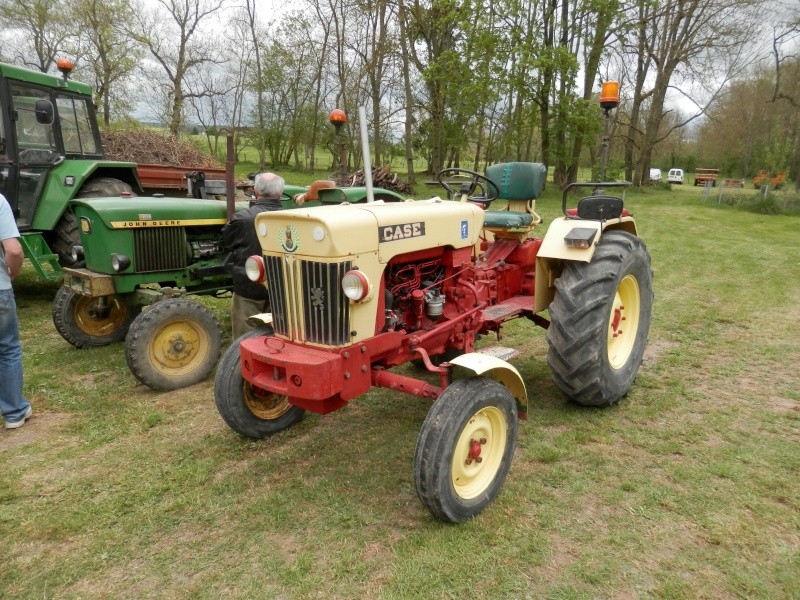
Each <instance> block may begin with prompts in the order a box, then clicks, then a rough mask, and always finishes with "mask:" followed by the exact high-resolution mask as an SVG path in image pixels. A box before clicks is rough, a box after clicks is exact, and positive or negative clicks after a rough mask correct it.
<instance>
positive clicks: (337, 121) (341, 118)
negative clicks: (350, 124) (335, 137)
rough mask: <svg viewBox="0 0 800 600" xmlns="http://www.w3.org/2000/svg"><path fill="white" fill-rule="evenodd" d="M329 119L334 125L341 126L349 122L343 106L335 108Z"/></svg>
mask: <svg viewBox="0 0 800 600" xmlns="http://www.w3.org/2000/svg"><path fill="white" fill-rule="evenodd" d="M328 120H329V121H330V122H331V125H333V126H334V127H341V126H342V125H344V124H345V123H347V115H346V114H345V112H344V111H343V110H342V109H341V108H334V109H333V110H332V111H331V114H329V115H328Z"/></svg>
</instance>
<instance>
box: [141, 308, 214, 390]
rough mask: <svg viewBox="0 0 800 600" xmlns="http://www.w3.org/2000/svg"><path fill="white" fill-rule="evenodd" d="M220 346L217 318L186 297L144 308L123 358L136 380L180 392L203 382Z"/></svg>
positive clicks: (152, 386) (161, 388) (158, 388)
mask: <svg viewBox="0 0 800 600" xmlns="http://www.w3.org/2000/svg"><path fill="white" fill-rule="evenodd" d="M221 346H222V328H221V327H220V324H219V321H217V318H216V317H215V316H214V314H213V313H212V312H211V311H210V310H208V309H207V308H206V307H205V306H203V305H202V304H198V303H197V302H194V301H192V300H189V299H187V298H170V299H167V300H161V301H159V302H156V303H155V304H153V305H152V306H150V307H148V308H146V309H145V310H144V311H143V312H142V313H141V314H140V315H139V316H138V317H136V319H134V321H133V323H131V326H130V329H129V330H128V335H127V336H126V337H125V360H126V361H127V363H128V368H129V369H130V370H131V373H133V375H134V377H136V379H138V380H139V381H141V382H142V383H143V384H145V385H146V386H148V387H151V388H153V389H156V390H176V389H178V388H182V387H186V386H188V385H193V384H195V383H198V382H200V381H202V380H204V379H205V378H206V377H208V374H209V373H210V372H211V370H212V369H213V368H214V365H215V364H216V362H217V359H218V358H219V353H220V348H221Z"/></svg>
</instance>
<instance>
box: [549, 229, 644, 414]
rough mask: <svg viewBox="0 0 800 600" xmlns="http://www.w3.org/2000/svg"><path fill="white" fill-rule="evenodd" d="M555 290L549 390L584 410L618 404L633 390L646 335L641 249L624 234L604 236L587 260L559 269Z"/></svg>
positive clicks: (628, 235)
mask: <svg viewBox="0 0 800 600" xmlns="http://www.w3.org/2000/svg"><path fill="white" fill-rule="evenodd" d="M555 287H556V293H555V298H554V299H553V301H552V302H551V304H550V327H549V328H548V329H547V343H548V346H549V351H548V354H547V364H548V365H549V366H550V370H551V371H552V373H553V379H554V381H555V383H556V385H557V386H558V388H559V389H560V390H561V391H563V392H564V393H565V394H566V395H567V396H569V398H571V399H572V400H573V401H575V402H577V403H578V404H582V405H584V406H609V405H611V404H614V403H616V402H619V401H620V400H621V399H622V397H623V396H625V394H627V393H628V390H630V388H631V386H632V385H633V381H634V379H635V378H636V373H637V372H638V370H639V366H640V365H641V363H642V357H643V355H644V348H645V345H646V344H647V335H648V332H649V330H650V319H651V315H652V309H653V273H652V271H651V269H650V255H649V254H648V252H647V248H646V247H645V245H644V243H643V242H642V241H641V240H640V239H639V238H638V237H636V236H634V235H631V234H629V233H626V232H623V231H610V232H608V233H604V234H603V237H602V238H601V240H600V243H599V244H598V246H597V249H596V250H595V253H594V256H593V257H592V261H591V262H590V263H588V264H587V263H578V262H568V263H566V264H565V265H564V270H563V272H562V273H561V276H560V277H559V278H558V279H556V282H555Z"/></svg>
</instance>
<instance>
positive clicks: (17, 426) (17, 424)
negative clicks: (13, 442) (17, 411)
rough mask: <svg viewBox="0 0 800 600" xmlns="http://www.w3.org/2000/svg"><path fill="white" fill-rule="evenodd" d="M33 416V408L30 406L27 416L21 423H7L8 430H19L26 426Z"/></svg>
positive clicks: (23, 416) (25, 415)
mask: <svg viewBox="0 0 800 600" xmlns="http://www.w3.org/2000/svg"><path fill="white" fill-rule="evenodd" d="M32 416H33V407H32V406H29V407H28V410H26V411H25V414H24V415H22V418H21V419H20V420H19V421H14V422H13V423H9V422H8V421H6V429H17V428H19V427H22V426H23V425H25V421H27V420H28V419H30V418H31V417H32Z"/></svg>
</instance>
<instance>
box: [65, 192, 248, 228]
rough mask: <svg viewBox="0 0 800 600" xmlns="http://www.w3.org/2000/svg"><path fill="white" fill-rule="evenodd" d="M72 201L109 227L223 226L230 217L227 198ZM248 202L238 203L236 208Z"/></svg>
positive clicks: (132, 198) (77, 211)
mask: <svg viewBox="0 0 800 600" xmlns="http://www.w3.org/2000/svg"><path fill="white" fill-rule="evenodd" d="M72 204H73V205H74V207H75V209H76V211H75V212H76V214H81V215H88V214H92V213H94V214H95V215H97V218H99V219H100V221H101V222H102V223H103V224H104V225H105V226H106V227H108V228H109V229H138V228H146V227H184V226H187V225H193V226H197V225H219V226H222V225H224V224H225V223H227V221H228V219H227V211H226V206H225V202H224V201H220V200H198V199H195V198H150V197H141V196H131V197H129V198H122V197H114V198H87V199H77V200H74V201H73V202H72ZM246 206H247V203H239V204H237V205H236V210H239V209H241V208H245V207H246Z"/></svg>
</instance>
